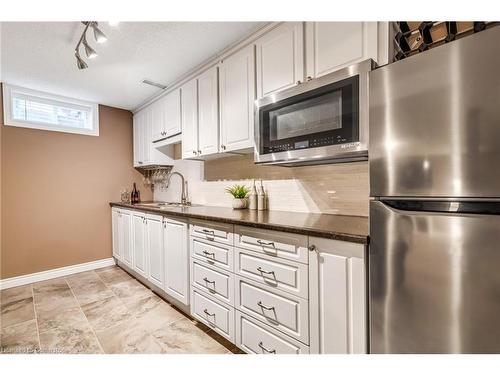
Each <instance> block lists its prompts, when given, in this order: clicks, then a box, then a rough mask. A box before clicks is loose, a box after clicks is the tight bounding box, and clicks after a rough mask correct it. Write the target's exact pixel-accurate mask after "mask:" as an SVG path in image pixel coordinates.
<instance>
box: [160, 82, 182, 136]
mask: <svg viewBox="0 0 500 375" xmlns="http://www.w3.org/2000/svg"><path fill="white" fill-rule="evenodd" d="M165 111H166V112H165V115H166V121H165V128H164V131H165V137H170V136H172V135H176V134H179V133H180V132H181V131H182V127H181V90H180V89H176V90H174V91H172V92H170V93H168V94H167V95H166V96H165Z"/></svg>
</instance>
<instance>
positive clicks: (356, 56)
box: [306, 22, 378, 78]
mask: <svg viewBox="0 0 500 375" xmlns="http://www.w3.org/2000/svg"><path fill="white" fill-rule="evenodd" d="M377 47H378V30H377V22H307V23H306V64H307V76H310V77H312V78H315V77H320V76H322V75H325V74H328V73H331V72H333V71H335V70H338V69H341V68H344V67H346V66H348V65H351V64H354V63H356V62H359V61H362V60H365V59H368V58H372V59H373V60H375V61H377V57H378V56H377V50H378V48H377Z"/></svg>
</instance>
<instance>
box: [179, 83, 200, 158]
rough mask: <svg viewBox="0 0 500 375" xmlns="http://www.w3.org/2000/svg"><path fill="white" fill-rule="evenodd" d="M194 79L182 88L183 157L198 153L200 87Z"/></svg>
mask: <svg viewBox="0 0 500 375" xmlns="http://www.w3.org/2000/svg"><path fill="white" fill-rule="evenodd" d="M197 86H198V85H197V80H196V79H193V80H191V81H189V82H188V83H186V84H185V85H184V86H182V88H181V103H182V110H181V113H182V117H181V120H182V158H183V159H189V158H193V157H196V156H197V155H198V87H197Z"/></svg>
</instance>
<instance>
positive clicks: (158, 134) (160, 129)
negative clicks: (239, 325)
mask: <svg viewBox="0 0 500 375" xmlns="http://www.w3.org/2000/svg"><path fill="white" fill-rule="evenodd" d="M150 107H151V112H152V116H153V131H152V134H153V136H152V141H153V142H154V141H158V140H160V139H163V138H165V121H166V118H165V115H166V113H165V110H166V109H165V98H164V97H163V98H161V99H160V100H158V101H156V102H154V103H153V104H151V106H150Z"/></svg>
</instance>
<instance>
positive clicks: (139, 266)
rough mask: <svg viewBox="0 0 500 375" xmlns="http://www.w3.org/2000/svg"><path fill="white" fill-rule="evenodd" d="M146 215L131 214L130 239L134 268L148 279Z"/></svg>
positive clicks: (140, 213)
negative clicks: (131, 239) (132, 247)
mask: <svg viewBox="0 0 500 375" xmlns="http://www.w3.org/2000/svg"><path fill="white" fill-rule="evenodd" d="M145 222H146V214H145V213H144V212H139V211H134V213H133V214H132V238H133V246H134V268H133V270H134V271H135V272H137V273H138V274H139V275H141V276H142V277H144V278H146V279H147V278H148V253H147V250H146V225H145Z"/></svg>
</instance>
